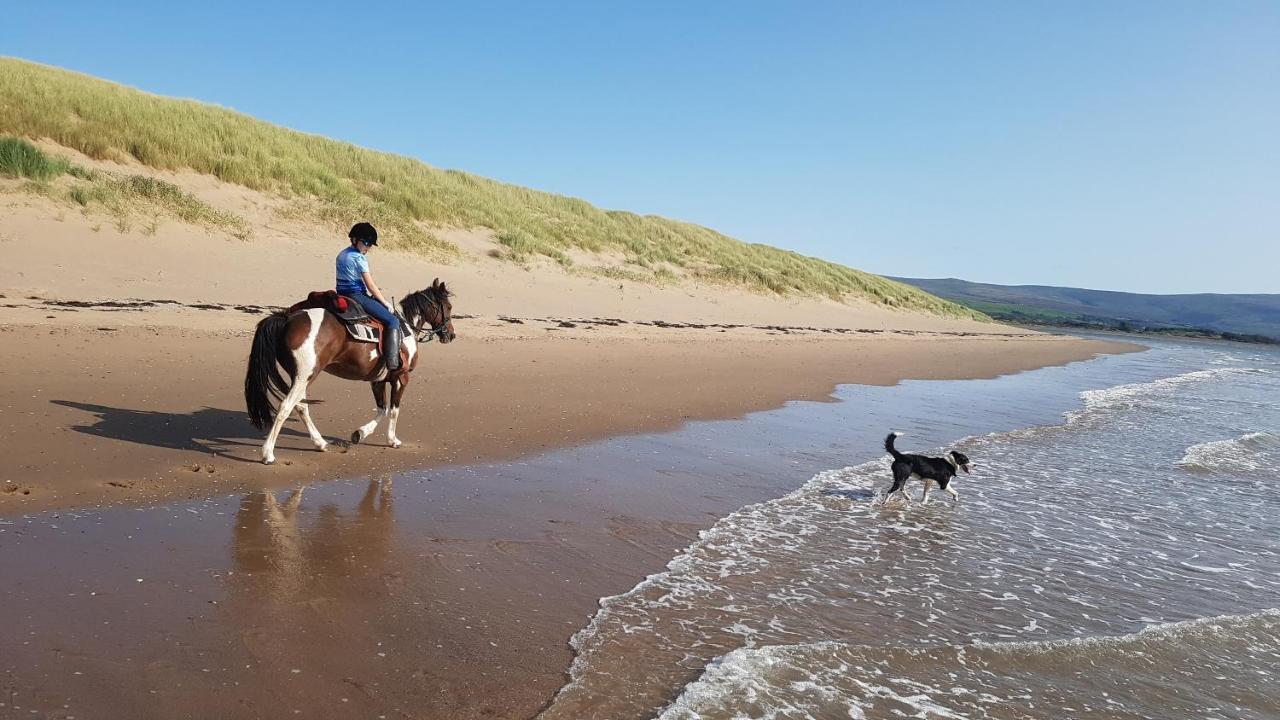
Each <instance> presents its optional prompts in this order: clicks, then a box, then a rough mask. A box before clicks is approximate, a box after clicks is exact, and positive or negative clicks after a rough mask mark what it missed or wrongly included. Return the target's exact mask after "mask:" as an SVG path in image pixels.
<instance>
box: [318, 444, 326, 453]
mask: <svg viewBox="0 0 1280 720" xmlns="http://www.w3.org/2000/svg"><path fill="white" fill-rule="evenodd" d="M328 449H329V443H320V444H319V445H317V446H316V452H324V451H325V450H328Z"/></svg>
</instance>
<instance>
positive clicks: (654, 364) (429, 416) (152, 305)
mask: <svg viewBox="0 0 1280 720" xmlns="http://www.w3.org/2000/svg"><path fill="white" fill-rule="evenodd" d="M79 161H81V162H85V163H90V162H92V161H89V160H87V159H84V158H83V157H82V156H81V157H80V159H79ZM96 166H98V167H101V168H104V169H110V170H119V169H120V168H119V167H118V166H115V165H113V164H111V163H96ZM129 170H130V171H134V172H141V171H144V169H142V168H138V167H131V168H129ZM146 172H150V173H151V174H153V175H156V176H157V177H161V178H163V179H165V180H167V181H170V182H174V183H175V184H179V185H180V186H182V187H184V188H186V189H188V190H189V191H190V192H192V193H193V194H196V195H197V196H199V197H201V199H203V200H205V201H206V202H209V203H211V204H214V205H215V206H218V207H225V208H227V209H230V210H234V211H236V212H238V213H241V214H243V215H244V216H246V217H249V218H252V219H254V220H255V224H256V226H257V227H258V228H259V229H258V231H257V234H256V235H255V237H254V238H253V239H252V240H248V241H246V240H241V239H238V238H233V237H230V236H228V235H225V234H221V233H218V232H213V231H210V230H207V229H203V228H198V227H192V226H189V225H185V224H182V223H178V222H174V221H170V222H162V223H160V224H159V225H158V226H157V227H156V228H154V229H153V230H148V231H144V230H142V229H131V230H126V231H124V232H121V230H120V228H118V227H115V226H112V225H110V224H108V223H106V222H104V220H103V219H102V218H100V217H96V216H94V215H92V214H90V213H84V212H77V211H75V210H72V209H70V208H67V207H63V206H59V205H57V204H56V203H54V202H52V201H50V200H47V199H44V198H39V197H32V196H27V195H23V194H20V193H11V194H9V195H6V196H4V198H5V199H4V201H3V202H2V203H0V223H2V226H3V228H4V230H3V233H2V234H0V248H2V249H3V252H4V254H5V257H6V261H7V262H6V266H5V268H4V269H3V270H2V271H0V295H3V297H0V332H2V333H3V337H4V338H5V341H4V342H3V343H2V344H0V368H3V369H2V370H0V406H2V407H3V408H4V410H5V413H4V415H5V418H6V420H5V425H6V427H5V428H4V430H5V433H6V435H7V437H8V438H9V443H7V444H8V445H9V446H10V448H11V450H10V452H9V458H8V462H6V463H5V464H4V467H3V469H2V470H0V473H3V476H2V477H0V489H2V490H3V492H0V508H3V509H5V510H6V511H30V510H38V509H47V508H55V507H74V506H80V505H93V504H100V503H104V502H107V503H110V502H135V503H137V502H153V501H159V500H164V499H169V498H174V497H199V496H203V495H210V494H217V493H224V492H231V491H236V490H243V489H254V488H261V487H280V486H284V485H288V484H291V483H296V482H300V481H309V480H317V479H326V478H338V477H352V476H356V475H362V474H367V473H375V472H384V471H388V470H394V469H399V468H412V467H426V466H432V465H439V464H441V463H450V462H473V461H477V460H490V459H507V458H513V457H517V456H519V455H521V454H525V453H529V452H536V451H540V450H545V449H549V448H554V447H559V446H564V445H572V444H578V443H583V442H588V441H591V440H596V439H600V438H604V437H609V436H612V435H617V434H622V433H636V432H646V431H653V430H661V429H669V428H674V427H677V426H678V425H679V424H680V423H681V422H683V421H686V420H690V419H709V418H728V417H737V416H740V415H742V414H743V413H747V412H751V411H754V410H763V409H768V408H772V407H777V406H779V405H780V404H782V403H783V402H785V401H787V400H792V399H821V398H824V397H826V396H827V395H828V394H830V392H831V391H832V389H833V388H834V387H835V386H836V385H837V384H838V383H873V384H891V383H894V382H897V381H899V380H902V379H906V378H969V377H991V376H994V375H999V374H1002V373H1010V372H1017V371H1020V370H1027V369H1031V368H1036V367H1043V366H1045V365H1053V364H1060V363H1064V362H1070V361H1074V360H1081V359H1086V358H1089V357H1091V356H1093V355H1094V354H1096V353H1099V352H1114V351H1117V350H1121V349H1124V348H1123V346H1122V344H1119V343H1110V344H1108V343H1098V342H1092V341H1089V342H1086V341H1081V340H1077V339H1071V338H1065V337H1057V336H1050V335H1044V334H1039V333H1031V332H1027V331H1023V330H1019V329H1017V328H1012V327H1008V326H1004V325H999V324H995V323H978V322H972V321H958V320H949V319H945V318H938V317H932V316H926V315H918V314H912V313H904V312H895V311H893V310H891V309H887V308H883V307H878V306H871V305H869V304H840V303H835V302H831V301H828V300H816V299H805V298H779V297H776V296H769V295H762V294H759V293H754V292H748V291H740V290H734V289H732V288H726V287H722V286H708V285H697V284H692V283H687V284H681V285H675V286H657V285H649V284H642V283H636V282H631V281H627V280H615V279H612V278H606V277H599V276H592V275H589V274H575V273H571V272H566V271H564V270H562V269H560V268H559V267H557V266H555V265H553V264H550V263H544V264H538V265H533V266H525V267H521V266H517V265H514V264H512V263H509V262H504V261H502V260H499V259H496V258H495V257H494V255H495V254H499V246H498V244H497V243H496V242H494V241H493V239H492V237H491V236H490V235H489V234H487V233H486V232H484V231H468V230H456V229H437V230H436V232H437V233H438V234H440V235H441V236H442V237H447V238H449V239H450V240H452V241H453V242H455V243H457V244H458V245H459V246H460V247H461V248H463V249H464V251H465V256H464V258H463V259H462V260H460V261H457V262H455V263H454V264H449V265H446V264H441V263H435V262H430V261H428V260H424V259H422V258H420V257H417V256H412V255H406V254H402V253H395V252H382V251H378V252H376V253H375V254H374V255H373V257H372V258H371V262H372V264H373V267H374V268H375V269H376V273H377V277H378V278H379V282H380V283H381V284H382V286H383V287H384V288H386V289H387V292H389V293H390V294H392V295H403V294H404V293H407V292H409V291H412V290H415V289H418V288H420V287H423V286H425V285H428V284H430V282H431V281H432V280H433V279H434V278H437V277H439V278H441V279H443V280H445V281H446V282H447V283H448V284H449V286H450V288H451V289H452V290H453V292H454V293H455V300H454V312H455V314H456V317H457V319H456V323H455V325H456V327H457V330H458V332H459V335H460V339H459V340H458V341H456V342H455V343H454V344H452V345H450V346H439V345H431V346H428V347H427V348H425V350H424V358H423V364H422V367H421V368H420V369H419V370H418V372H417V373H416V375H415V383H414V385H413V386H412V388H411V389H410V392H409V394H408V395H407V396H406V401H405V410H404V413H403V416H402V420H401V426H400V428H401V429H400V433H399V434H400V435H401V437H402V438H404V439H405V440H406V441H407V443H406V445H405V446H404V447H401V448H399V449H397V450H394V451H393V450H391V449H389V448H387V447H385V442H386V439H385V426H384V427H383V428H381V429H380V431H379V433H378V434H375V436H374V437H372V438H370V439H369V440H367V441H366V443H365V445H363V446H360V447H354V448H353V447H349V443H347V442H345V440H346V439H347V438H348V437H349V436H350V433H351V431H352V430H353V429H354V428H355V427H357V426H359V425H361V424H363V423H365V422H366V421H367V420H368V419H369V418H370V417H372V407H373V405H372V402H371V398H370V397H369V391H368V389H367V386H365V385H363V384H360V383H351V382H346V381H341V380H338V379H337V378H333V377H323V378H322V379H321V380H319V381H318V382H317V383H316V384H315V386H314V390H313V391H312V392H311V395H310V397H311V399H312V400H313V406H312V411H313V415H314V417H315V418H316V421H317V424H318V426H319V428H320V430H321V432H322V433H324V434H325V436H326V437H327V438H330V439H331V440H333V441H334V444H333V446H332V447H331V449H330V451H329V452H327V453H324V454H320V453H317V452H315V451H313V450H312V449H311V447H310V443H309V442H308V441H307V439H306V437H305V432H303V433H301V434H300V433H299V428H298V427H295V426H294V425H295V423H294V421H291V422H290V423H289V425H287V426H286V428H287V430H286V433H285V434H284V435H283V436H282V438H281V443H280V448H281V453H280V463H279V464H278V466H276V467H271V468H264V467H261V466H259V465H258V464H257V463H256V462H255V461H256V460H257V459H258V454H257V453H258V447H259V443H260V439H259V437H258V435H257V433H256V432H255V431H253V429H252V427H251V426H250V425H249V424H248V422H247V420H246V418H245V415H244V412H243V399H242V392H241V387H242V384H243V374H244V363H245V359H246V358H247V355H248V349H249V341H250V339H251V337H252V331H253V327H254V325H255V324H256V322H257V321H258V320H259V319H260V318H261V317H262V315H263V314H264V313H266V312H267V311H268V308H273V307H280V306H285V305H288V304H291V303H292V302H294V301H296V300H297V299H298V298H301V297H304V296H305V294H306V293H307V292H308V291H310V290H313V289H318V288H320V289H322V288H324V287H327V286H328V285H329V284H330V283H332V277H331V276H332V275H333V269H332V264H333V256H334V255H335V254H336V253H337V251H338V250H340V249H341V248H342V246H343V244H344V243H343V240H342V237H341V233H340V232H336V231H335V230H334V229H332V228H326V227H319V226H315V225H308V224H305V223H300V222H297V221H289V220H284V219H281V218H280V217H279V216H278V215H277V214H275V213H274V211H273V207H274V204H275V203H276V201H274V200H273V199H272V198H271V197H269V196H267V195H264V194H261V193H256V192H253V191H249V190H246V189H243V188H237V187H235V186H229V185H226V184H223V183H219V182H217V181H215V180H212V179H210V178H207V177H205V176H200V175H196V174H193V173H159V172H154V171H146ZM0 189H3V188H0ZM11 189H12V188H11ZM581 260H582V264H584V265H585V264H589V263H590V262H600V263H607V262H609V259H608V258H594V259H593V258H587V257H583V258H581Z"/></svg>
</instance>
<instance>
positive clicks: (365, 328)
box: [287, 290, 404, 343]
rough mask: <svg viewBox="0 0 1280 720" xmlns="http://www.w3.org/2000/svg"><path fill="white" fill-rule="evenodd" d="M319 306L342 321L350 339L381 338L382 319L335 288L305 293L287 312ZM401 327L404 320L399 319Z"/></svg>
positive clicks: (368, 341) (368, 340)
mask: <svg viewBox="0 0 1280 720" xmlns="http://www.w3.org/2000/svg"><path fill="white" fill-rule="evenodd" d="M313 308H319V309H321V310H325V311H327V312H330V313H332V314H333V315H334V316H335V317H337V318H338V319H339V320H341V321H342V325H343V327H345V328H346V329H347V334H348V335H350V336H351V339H352V340H355V341H357V342H367V343H377V342H380V341H381V340H382V333H383V331H384V329H385V328H384V327H383V324H382V321H380V320H378V319H377V318H375V317H373V316H372V315H370V314H369V313H367V312H365V311H364V308H362V307H360V303H358V302H356V301H355V300H353V299H351V298H349V297H347V296H346V295H339V294H338V291H337V290H316V291H314V292H311V293H308V294H307V299H306V300H303V301H302V302H300V303H295V304H294V305H292V306H291V307H290V308H289V310H288V311H287V314H289V315H292V314H294V313H296V312H300V311H302V310H311V309H313ZM400 325H401V327H402V328H403V326H404V322H403V321H401V323H400Z"/></svg>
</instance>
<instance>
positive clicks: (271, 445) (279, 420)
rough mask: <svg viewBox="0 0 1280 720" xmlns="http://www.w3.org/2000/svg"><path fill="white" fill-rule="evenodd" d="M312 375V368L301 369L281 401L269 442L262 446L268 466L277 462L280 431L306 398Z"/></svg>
mask: <svg viewBox="0 0 1280 720" xmlns="http://www.w3.org/2000/svg"><path fill="white" fill-rule="evenodd" d="M298 354H299V353H294V357H295V358H296V357H297V356H298ZM310 374H311V368H302V367H299V368H298V375H297V377H295V378H294V379H293V387H291V388H289V394H288V395H285V396H284V400H282V401H280V412H278V413H276V421H275V424H273V425H272V426H271V432H270V433H269V434H268V435H267V441H266V442H265V443H264V444H263V445H262V462H264V463H266V464H267V465H270V464H271V463H273V462H275V461H276V452H275V450H276V438H277V437H279V436H280V430H281V429H283V428H284V421H285V420H287V419H289V416H290V415H292V414H293V410H294V408H296V407H297V406H298V402H299V401H300V400H302V398H303V397H306V394H307V380H308V376H309V375H310Z"/></svg>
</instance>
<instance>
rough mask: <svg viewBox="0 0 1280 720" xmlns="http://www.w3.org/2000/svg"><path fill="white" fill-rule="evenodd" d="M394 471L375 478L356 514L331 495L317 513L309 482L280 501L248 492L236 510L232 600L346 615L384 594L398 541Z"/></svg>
mask: <svg viewBox="0 0 1280 720" xmlns="http://www.w3.org/2000/svg"><path fill="white" fill-rule="evenodd" d="M391 491H392V483H391V478H390V477H383V478H378V479H374V480H371V481H370V482H369V484H368V486H367V487H366V488H365V492H364V495H363V496H362V497H361V499H360V502H359V503H358V504H357V505H356V508H355V511H354V513H348V512H343V511H342V510H341V509H340V508H339V506H338V505H337V504H335V503H333V502H327V503H325V504H322V505H320V506H319V507H318V508H316V509H315V510H314V512H308V511H307V508H305V507H304V506H303V502H302V501H303V494H304V489H303V488H299V489H296V490H293V491H291V492H289V493H288V494H287V495H286V496H285V497H284V499H283V500H280V499H278V498H277V497H276V494H275V493H273V492H256V493H251V494H249V495H246V496H245V497H244V499H243V500H241V502H240V509H239V511H238V512H237V513H236V529H235V533H234V537H233V549H232V555H233V560H234V565H235V572H234V573H232V574H231V576H230V580H231V581H232V582H231V584H232V588H233V593H232V596H233V599H234V600H237V601H240V603H239V604H241V605H242V607H241V608H240V609H242V610H243V609H246V608H252V610H250V611H249V614H250V615H251V616H252V615H257V614H259V613H261V612H263V611H269V612H280V613H286V614H291V613H293V612H294V611H295V610H296V609H297V607H298V606H299V605H308V606H311V607H312V608H317V607H319V606H322V605H323V606H325V607H326V608H329V611H330V612H334V613H338V614H342V613H344V612H346V611H348V610H349V609H352V608H355V607H360V606H368V605H369V604H371V603H377V602H379V599H380V595H381V594H380V593H379V592H378V588H379V587H383V588H385V586H386V577H394V576H396V575H397V573H395V572H392V571H391V570H390V568H391V566H392V554H393V552H392V551H393V547H394V529H395V503H394V501H393V497H392V492H391Z"/></svg>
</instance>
